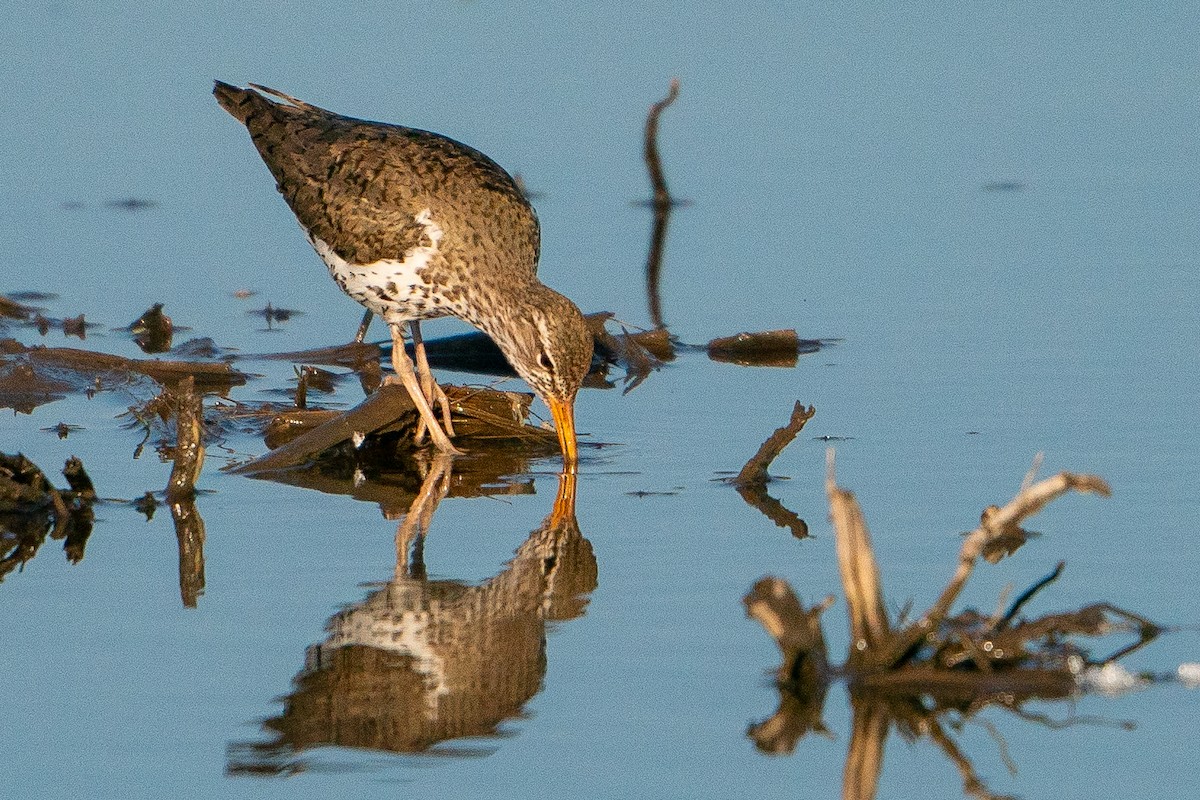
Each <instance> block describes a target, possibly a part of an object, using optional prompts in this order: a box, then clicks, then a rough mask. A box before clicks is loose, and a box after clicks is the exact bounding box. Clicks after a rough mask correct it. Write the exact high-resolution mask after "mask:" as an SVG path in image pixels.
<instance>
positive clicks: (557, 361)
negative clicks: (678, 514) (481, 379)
mask: <svg viewBox="0 0 1200 800" xmlns="http://www.w3.org/2000/svg"><path fill="white" fill-rule="evenodd" d="M511 310H512V312H513V313H512V316H511V317H509V318H508V319H507V320H506V321H505V324H503V325H499V326H497V328H498V329H497V330H489V331H488V333H489V334H491V336H492V338H493V339H494V340H495V341H496V344H497V345H499V347H500V350H501V351H502V352H503V353H504V357H505V358H507V359H508V363H509V364H511V365H512V367H513V369H514V370H516V372H517V374H518V375H520V376H521V378H523V379H524V381H525V382H526V383H528V384H529V386H530V388H531V389H533V390H534V391H535V392H537V395H538V397H540V398H542V400H543V401H545V403H546V405H547V406H549V407H550V413H551V414H552V415H553V416H554V426H555V428H557V430H558V443H559V446H560V447H562V453H563V462H564V464H565V466H566V467H567V469H568V470H571V471H574V469H575V464H576V462H577V460H578V446H577V444H576V439H575V395H576V394H577V393H578V392H579V386H580V385H581V384H582V383H583V379H584V376H586V375H587V373H588V369H589V368H590V367H591V365H592V344H593V341H594V340H593V337H592V333H591V331H589V330H588V327H587V324H586V323H585V322H584V320H583V314H582V313H580V311H579V309H578V308H577V307H576V306H575V304H574V303H572V302H571V301H570V300H568V299H567V298H565V297H563V296H562V295H561V294H559V293H558V292H555V291H553V290H552V289H549V288H546V287H545V286H541V285H540V284H539V285H538V288H537V290H536V291H535V292H533V293H532V294H531V295H530V296H529V302H527V303H522V304H521V306H520V307H519V308H514V309H511Z"/></svg>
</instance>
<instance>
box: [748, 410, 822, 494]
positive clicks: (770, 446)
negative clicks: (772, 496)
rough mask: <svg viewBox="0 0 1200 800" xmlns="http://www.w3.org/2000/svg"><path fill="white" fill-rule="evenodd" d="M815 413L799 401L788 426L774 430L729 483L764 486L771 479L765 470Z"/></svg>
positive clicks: (815, 411)
mask: <svg viewBox="0 0 1200 800" xmlns="http://www.w3.org/2000/svg"><path fill="white" fill-rule="evenodd" d="M816 413H817V409H816V408H815V407H813V406H809V407H808V408H805V407H804V404H803V403H801V402H800V401H799V400H797V401H796V405H795V406H794V407H793V408H792V417H791V419H790V420H788V424H787V425H785V426H783V427H782V428H776V429H775V432H774V433H772V434H771V435H770V436H769V437H768V438H767V440H766V441H765V442H763V443H762V445H760V446H759V448H758V452H757V453H755V454H754V455H753V456H751V457H750V460H749V461H747V462H746V465H745V466H744V467H742V471H741V472H739V473H738V474H737V477H735V478H734V479H733V480H732V481H731V483H733V484H734V485H735V486H745V485H754V484H757V485H765V484H766V483H767V481H769V480H770V479H771V476H770V475H769V474H768V473H767V468H768V467H770V466H771V462H772V461H774V460H775V459H776V457H778V455H779V454H780V453H782V452H783V450H784V448H785V447H787V446H788V445H789V444H791V443H792V440H793V439H795V438H796V435H797V434H798V433H800V431H801V430H802V429H803V428H804V425H805V423H807V422H808V421H809V420H810V419H812V418H813V415H814V414H816Z"/></svg>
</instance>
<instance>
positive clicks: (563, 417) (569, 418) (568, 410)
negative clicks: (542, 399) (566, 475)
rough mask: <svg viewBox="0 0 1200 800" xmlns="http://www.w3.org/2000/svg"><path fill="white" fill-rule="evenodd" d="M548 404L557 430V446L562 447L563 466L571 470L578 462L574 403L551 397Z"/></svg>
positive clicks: (572, 470) (573, 469)
mask: <svg viewBox="0 0 1200 800" xmlns="http://www.w3.org/2000/svg"><path fill="white" fill-rule="evenodd" d="M546 405H548V406H550V414H551V416H553V417H554V427H555V429H557V431H558V446H559V447H561V448H562V454H563V466H564V467H566V468H567V469H568V470H570V471H571V472H574V471H575V465H576V464H577V463H578V462H579V452H578V445H577V444H576V442H575V404H574V403H573V402H571V401H570V400H559V399H557V398H554V397H551V398H550V399H548V400H547V401H546Z"/></svg>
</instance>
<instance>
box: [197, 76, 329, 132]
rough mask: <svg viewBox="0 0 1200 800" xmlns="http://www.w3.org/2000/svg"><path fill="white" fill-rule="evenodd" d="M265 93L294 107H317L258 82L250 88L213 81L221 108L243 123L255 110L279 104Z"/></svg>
mask: <svg viewBox="0 0 1200 800" xmlns="http://www.w3.org/2000/svg"><path fill="white" fill-rule="evenodd" d="M264 94H269V95H271V96H272V97H277V98H279V99H280V100H283V101H284V103H286V104H287V105H288V106H291V107H293V108H300V109H306V110H315V109H316V106H314V105H312V104H310V103H306V102H304V101H303V100H298V99H296V98H295V97H292V96H291V95H287V94H284V93H283V92H280V91H277V90H275V89H271V88H269V87H267V86H260V85H259V84H257V83H252V84H250V88H249V89H243V88H241V87H240V86H233V85H232V84H228V83H225V82H224V81H213V95H214V96H215V97H216V98H217V102H218V103H220V104H221V108H223V109H225V110H226V111H228V112H229V113H230V114H231V115H232V116H233V118H234V119H236V120H237V121H238V122H241V123H242V124H243V125H245V124H246V123H247V120H249V119H250V117H252V116H254V114H255V112H258V111H262V110H263V109H265V108H270V107H271V106H277V105H279V104H278V103H275V102H273V101H271V100H268V99H267V98H266V97H263V95H264Z"/></svg>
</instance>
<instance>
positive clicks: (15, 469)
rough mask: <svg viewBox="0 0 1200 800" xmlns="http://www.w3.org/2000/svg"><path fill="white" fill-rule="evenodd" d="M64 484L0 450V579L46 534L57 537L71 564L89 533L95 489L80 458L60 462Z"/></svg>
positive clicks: (26, 558)
mask: <svg viewBox="0 0 1200 800" xmlns="http://www.w3.org/2000/svg"><path fill="white" fill-rule="evenodd" d="M63 476H64V477H65V478H66V479H67V484H68V486H69V487H70V488H68V489H56V488H55V487H54V485H53V484H52V483H51V482H50V480H49V479H48V478H47V477H46V475H45V473H43V472H42V471H41V470H40V469H39V468H38V467H37V465H36V464H34V463H33V462H32V461H30V460H29V459H28V458H26V457H25V456H23V455H21V454H20V453H17V454H16V455H8V454H6V453H0V580H3V579H4V577H5V576H6V575H8V574H9V573H10V572H12V571H13V570H14V569H19V568H21V567H23V566H24V565H25V564H26V563H27V562H28V561H29V560H30V559H31V558H33V557H34V556H35V555H36V554H37V551H38V549H39V548H40V547H41V546H42V544H43V543H44V542H45V541H46V537H47V536H49V537H50V538H52V539H61V540H63V551H64V552H65V553H66V557H67V561H69V562H70V563H72V564H76V563H78V562H79V561H81V560H82V559H83V555H84V549H85V547H86V546H87V541H88V538H89V537H90V536H91V534H92V526H93V523H94V520H95V515H94V513H93V511H92V503H93V502H95V499H96V491H95V489H94V488H93V486H92V481H91V478H89V477H88V475H87V472H86V471H85V470H84V468H83V462H81V461H80V460H79V459H77V458H74V457H72V458H70V459H68V460H67V462H66V464H65V465H64V466H63Z"/></svg>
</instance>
